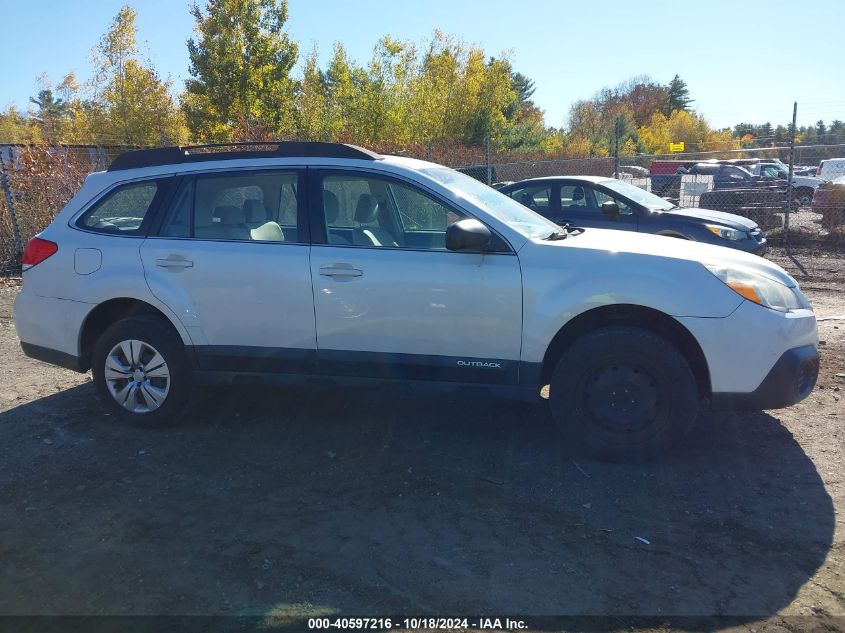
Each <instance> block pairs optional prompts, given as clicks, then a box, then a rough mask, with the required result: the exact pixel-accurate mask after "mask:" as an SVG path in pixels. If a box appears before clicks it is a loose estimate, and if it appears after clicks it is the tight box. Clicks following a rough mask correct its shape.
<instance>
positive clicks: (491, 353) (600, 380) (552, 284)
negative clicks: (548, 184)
mask: <svg viewBox="0 0 845 633" xmlns="http://www.w3.org/2000/svg"><path fill="white" fill-rule="evenodd" d="M195 150H198V148H194V149H192V150H191V151H187V150H183V149H179V148H164V149H155V150H141V151H134V152H127V153H125V154H122V155H121V156H120V157H118V158H117V159H116V160H115V161H114V162H113V163H112V165H111V166H110V167H109V169H108V171H106V172H100V173H95V174H91V175H90V176H89V177H88V178H87V180H86V181H85V184H84V185H83V186H82V188H81V190H80V191H79V192H78V193H77V194H76V196H74V198H73V199H72V200H71V201H70V202H69V203H68V204H67V206H66V207H65V208H64V209H63V210H62V211H61V212H60V213H59V215H58V216H57V217H56V218H55V220H54V221H53V222H52V224H51V225H50V226H49V227H47V228H46V229H45V230H44V231H43V232H42V233H41V234H40V235H38V236H37V237H35V238H33V239H32V240H31V241H30V243H29V245H28V246H27V249H26V253H25V255H24V260H23V261H24V273H23V279H24V283H23V289H22V291H21V292H20V294H19V296H18V298H17V301H16V304H15V324H16V328H17V332H18V335H19V337H20V340H21V345H22V347H23V350H24V352H25V353H26V354H27V355H29V356H32V357H34V358H38V359H41V360H44V361H47V362H51V363H54V364H57V365H61V366H63V367H68V368H71V369H74V370H76V371H87V370H88V369H91V370H92V372H93V377H94V382H95V384H96V388H97V390H98V391H99V393H100V395H101V397H102V399H103V401H104V403H105V404H106V406H107V407H108V408H109V409H110V410H111V411H112V412H114V413H116V414H118V415H119V416H120V417H121V418H123V419H125V420H128V421H130V422H133V423H136V424H139V425H143V426H151V427H152V426H159V425H164V424H171V423H175V422H177V421H178V420H179V418H180V414H181V413H182V412H183V410H184V406H185V404H186V403H187V402H188V400H189V397H190V396H191V393H192V391H193V387H194V385H200V384H231V383H235V382H240V381H246V382H252V381H271V382H292V381H300V382H307V380H308V379H309V377H313V376H320V377H330V378H332V379H335V380H337V381H338V382H344V381H345V382H352V383H355V382H358V381H360V380H362V379H364V380H366V379H380V380H400V381H416V384H424V383H428V384H432V385H441V386H442V385H449V386H452V387H455V386H462V385H464V386H465V385H472V386H476V387H477V386H479V385H483V386H487V387H489V388H490V391H491V392H492V393H494V394H497V395H498V394H502V395H505V394H510V395H518V396H524V397H527V398H529V399H533V400H537V399H539V398H540V391H541V388H542V387H543V386H544V385H550V393H549V400H550V403H549V404H550V408H551V412H552V414H553V416H554V419H555V420H556V421H557V423H558V424H559V426H560V428H561V429H562V431H563V432H564V437H565V438H566V439H567V440H568V441H569V442H571V443H573V444H576V445H577V446H579V447H580V448H581V449H583V450H584V451H586V452H588V453H589V454H591V455H594V456H598V457H603V458H610V459H640V458H645V457H648V456H651V455H654V454H655V453H656V452H657V451H659V450H660V449H662V448H664V447H665V446H667V445H668V444H669V442H670V441H671V440H672V439H673V438H674V437H676V436H677V435H678V434H680V433H682V432H684V431H685V430H686V429H687V428H689V426H690V425H691V423H692V422H693V420H694V419H695V417H696V413H697V411H699V410H700V409H701V408H702V407H716V408H725V407H728V408H776V407H784V406H788V405H790V404H793V403H795V402H798V401H799V400H801V399H802V398H804V397H806V396H807V395H808V394H809V393H810V391H811V390H812V389H813V386H814V385H815V381H816V376H817V372H818V353H817V334H816V322H815V317H814V314H813V311H812V308H811V306H810V304H809V303H808V301H807V299H806V298H805V297H804V295H803V294H802V293H801V292H800V291H799V289H798V285H797V284H796V282H795V280H794V279H792V278H791V277H790V276H789V275H787V274H786V273H785V272H784V271H783V270H782V269H781V268H779V267H778V266H776V265H774V264H772V263H770V262H768V261H766V260H764V259H761V258H760V257H757V256H754V255H749V254H746V253H742V252H739V251H736V250H731V249H726V248H721V247H717V246H710V245H707V244H699V243H691V242H686V241H681V240H675V239H670V238H666V237H659V236H653V235H642V234H636V233H630V232H624V231H610V230H602V229H573V228H568V227H567V228H563V229H562V228H561V227H559V226H557V225H555V224H553V223H551V222H549V221H547V220H545V219H543V218H542V217H541V216H539V215H537V214H536V213H534V212H532V211H530V210H529V209H527V208H525V207H523V206H522V205H520V204H519V203H517V202H515V201H514V200H511V199H510V198H508V197H507V196H504V195H502V194H500V193H498V192H497V191H495V190H494V189H491V188H490V187H487V186H486V185H484V184H482V183H480V182H478V181H476V180H474V179H472V178H470V177H469V176H466V175H464V174H460V173H458V172H456V171H453V170H451V169H448V168H445V167H442V166H440V165H435V164H432V163H427V162H422V161H418V160H412V159H409V158H400V157H395V156H380V155H377V154H374V153H372V152H369V151H367V150H364V149H361V148H357V147H354V146H348V145H334V144H327V143H281V144H279V145H278V146H275V145H274V146H273V147H272V148H271V149H269V150H267V151H243V150H241V149H239V148H234V149H233V150H232V151H226V152H221V153H206V152H202V151H195Z"/></svg>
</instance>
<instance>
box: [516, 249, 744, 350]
mask: <svg viewBox="0 0 845 633" xmlns="http://www.w3.org/2000/svg"><path fill="white" fill-rule="evenodd" d="M533 250H534V249H531V250H529V251H528V252H526V250H523V251H522V252H521V253H520V256H521V259H522V255H523V254H525V261H524V262H523V287H524V290H523V345H522V359H523V360H524V361H526V362H542V360H543V357H544V355H545V352H546V349H547V348H548V346H549V344H550V343H551V341H552V339H553V338H554V336H555V335H556V334H557V332H558V331H559V330H560V329H561V328H562V327H563V326H564V325H566V324H567V323H568V322H569V321H571V320H572V319H574V318H575V317H577V316H578V315H580V314H583V313H584V312H587V311H588V310H592V309H594V308H598V307H602V306H608V305H617V304H628V305H638V306H642V307H647V308H651V309H653V310H657V311H659V312H662V313H664V314H667V315H669V316H672V317H676V318H679V317H689V316H695V317H702V318H724V317H727V316H728V315H730V314H731V313H733V312H734V311H735V310H736V309H737V308H738V307H739V306H740V304H741V303H742V301H743V299H742V297H740V296H739V295H737V294H736V293H734V292H733V291H731V290H730V289H729V288H727V287H726V286H725V285H724V284H723V283H722V282H721V281H719V280H718V279H717V278H716V277H715V276H714V275H712V274H710V273H709V272H708V271H707V270H706V269H705V268H704V267H703V266H702V265H701V264H699V263H698V262H693V261H684V260H676V259H672V258H668V257H657V256H652V255H644V254H638V253H613V252H608V251H604V252H602V251H592V250H586V249H568V248H561V249H559V250H560V251H562V252H561V253H560V255H559V256H556V257H555V258H554V260H555V261H554V262H553V264H554V265H552V262H551V261H541V259H542V258H539V257H535V256H532V251H533ZM556 250H558V249H556Z"/></svg>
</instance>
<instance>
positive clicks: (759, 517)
mask: <svg viewBox="0 0 845 633" xmlns="http://www.w3.org/2000/svg"><path fill="white" fill-rule="evenodd" d="M773 258H774V259H776V260H777V261H778V262H779V263H781V264H782V265H784V266H786V267H787V268H788V269H789V270H790V271H791V272H792V273H793V274H795V275H796V276H797V277H798V279H799V280H800V281H801V282H802V286H803V288H804V289H805V290H806V292H807V294H808V296H809V297H810V298H811V300H812V301H813V303H814V305H815V308H816V312H817V315H818V317H819V318H820V323H819V329H820V339H821V341H823V346H822V348H821V349H822V375H821V378H820V379H819V385H818V387H817V389H816V391H815V392H814V393H813V394H812V395H811V396H810V397H809V398H808V399H807V400H806V401H804V402H802V403H801V404H799V405H797V406H794V407H792V408H789V409H785V410H779V411H769V412H753V413H742V414H738V413H724V414H718V415H714V414H707V415H704V416H702V417H701V419H700V420H699V423H698V424H697V427H696V429H695V431H694V432H693V433H692V434H691V436H690V437H689V439H688V441H687V442H685V443H684V445H683V446H680V447H678V448H677V449H676V450H675V451H674V452H673V454H672V455H671V456H669V457H668V458H667V459H666V460H665V461H664V462H662V463H659V464H652V465H639V466H629V465H608V464H598V463H592V462H588V461H583V460H579V459H578V458H577V457H575V456H573V455H572V454H570V453H569V452H567V450H566V449H565V447H561V446H560V445H559V444H558V443H557V442H556V441H555V435H554V433H553V431H552V426H551V422H550V419H549V417H548V415H547V412H546V411H545V409H544V406H543V404H541V403H538V404H537V405H525V404H519V403H511V402H507V401H493V400H490V399H489V398H484V397H477V396H473V395H469V394H467V395H454V396H450V397H437V398H433V397H431V396H427V395H420V394H416V393H414V392H413V391H411V390H409V389H402V388H398V387H395V388H394V387H391V388H381V389H375V388H373V389H370V390H366V391H360V390H356V391H354V392H349V391H342V390H331V389H329V388H314V389H311V390H308V391H303V392H294V391H285V390H279V389H270V388H267V389H259V388H251V389H246V388H238V389H236V390H228V391H217V392H215V393H211V394H209V395H208V396H207V398H206V399H205V401H204V404H203V405H202V406H201V407H200V408H199V410H198V411H197V413H196V414H195V415H194V416H193V417H192V418H191V419H188V420H186V421H185V423H184V424H183V425H182V426H180V427H178V428H175V429H169V430H160V431H143V430H137V429H132V428H128V427H125V426H121V425H119V424H117V423H115V422H114V421H113V420H112V419H111V418H110V417H109V416H108V415H107V414H106V413H105V412H104V410H103V408H102V407H101V406H100V404H99V403H98V401H97V399H96V397H95V394H94V389H93V387H92V385H91V382H90V378H89V376H88V375H80V374H75V373H73V372H69V371H65V370H62V369H58V368H54V367H51V366H48V365H44V364H41V363H38V362H35V361H32V360H30V359H27V358H25V357H24V356H23V355H22V354H21V352H20V349H19V346H18V341H17V338H16V336H15V330H14V327H13V325H12V324H11V321H10V313H11V303H12V300H13V297H14V295H15V292H16V290H17V289H16V286H15V284H14V283H10V282H8V281H7V282H5V283H4V282H2V281H0V445H2V447H3V449H2V451H0V614H3V615H16V614H17V615H27V614H55V615H61V614H75V615H97V614H112V615H133V614H195V615H251V616H262V617H264V616H278V617H279V618H280V620H278V621H282V622H287V623H290V624H293V625H302V624H303V622H304V621H305V620H304V618H306V617H309V616H314V615H329V616H332V617H334V616H335V615H340V616H343V615H359V616H371V617H375V616H379V615H387V614H417V615H420V614H436V615H441V616H449V615H455V614H468V613H473V614H485V615H491V616H501V617H504V616H505V615H515V614H522V615H531V616H542V615H571V616H591V615H614V616H618V617H619V618H622V619H620V620H618V622H619V624H620V626H623V625H624V622H625V621H626V620H625V619H624V618H628V617H637V616H660V617H669V616H673V615H677V616H737V617H738V618H739V622H740V624H738V625H737V626H739V627H740V629H741V630H762V629H766V630H778V631H781V630H783V631H795V630H804V629H805V626H806V627H809V626H810V624H812V625H813V626H816V625H817V624H818V623H819V622H823V623H825V624H824V626H825V627H828V629H826V630H829V629H830V627H833V628H836V629H837V630H838V629H839V627H842V626H843V622H845V567H843V566H844V565H845V523H843V521H845V519H843V511H845V483H844V482H843V475H845V470H843V465H842V460H843V455H845V430H843V423H845V406H843V401H842V399H841V398H842V396H843V395H845V261H843V258H841V257H831V258H818V257H817V258H813V259H810V258H809V256H799V257H798V261H799V262H801V263H802V264H803V265H804V268H805V270H806V274H804V273H802V272H801V270H800V269H798V268H797V267H796V266H795V265H794V264H793V263H792V262H791V261H790V260H789V259H788V258H785V257H778V256H774V257H773ZM802 616H816V617H821V618H822V619H821V620H817V619H812V620H810V619H802ZM760 620H762V622H760ZM529 621H530V618H529Z"/></svg>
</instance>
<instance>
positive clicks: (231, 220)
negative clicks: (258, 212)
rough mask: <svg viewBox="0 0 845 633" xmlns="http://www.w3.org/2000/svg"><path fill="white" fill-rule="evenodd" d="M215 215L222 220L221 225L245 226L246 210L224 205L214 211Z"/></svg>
mask: <svg viewBox="0 0 845 633" xmlns="http://www.w3.org/2000/svg"><path fill="white" fill-rule="evenodd" d="M214 215H215V216H216V217H218V218H220V224H244V223H245V222H246V216H245V215H244V210H243V209H239V208H238V207H235V206H230V205H224V206H220V207H217V208H216V209H215V210H214Z"/></svg>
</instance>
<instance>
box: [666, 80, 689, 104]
mask: <svg viewBox="0 0 845 633" xmlns="http://www.w3.org/2000/svg"><path fill="white" fill-rule="evenodd" d="M666 89H667V90H668V91H669V110H670V111H671V110H689V109H690V104H691V103H692V102H693V99H690V96H689V88H687V84H686V82H685V81H684V80H683V79H681V77H680V76H679V75H675V76H674V77H672V81H670V82H669V85H668V86H667V87H666Z"/></svg>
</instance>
